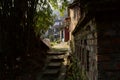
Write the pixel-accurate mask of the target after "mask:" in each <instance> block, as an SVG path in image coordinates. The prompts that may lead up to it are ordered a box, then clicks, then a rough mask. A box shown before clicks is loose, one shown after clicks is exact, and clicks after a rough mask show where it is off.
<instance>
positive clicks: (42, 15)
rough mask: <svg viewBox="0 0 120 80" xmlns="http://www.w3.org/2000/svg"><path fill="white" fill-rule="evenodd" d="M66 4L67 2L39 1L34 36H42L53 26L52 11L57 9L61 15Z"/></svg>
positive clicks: (64, 0)
mask: <svg viewBox="0 0 120 80" xmlns="http://www.w3.org/2000/svg"><path fill="white" fill-rule="evenodd" d="M67 4H68V1H67V0H39V1H38V4H37V8H36V14H35V32H36V35H42V34H44V32H45V31H46V30H47V29H48V28H49V26H51V25H53V23H54V18H55V16H56V15H53V10H54V9H57V10H59V12H60V13H63V12H64V10H65V9H66V6H67Z"/></svg>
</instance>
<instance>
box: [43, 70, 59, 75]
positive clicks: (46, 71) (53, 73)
mask: <svg viewBox="0 0 120 80" xmlns="http://www.w3.org/2000/svg"><path fill="white" fill-rule="evenodd" d="M58 73H59V69H46V70H45V71H44V72H43V74H44V75H55V74H58Z"/></svg>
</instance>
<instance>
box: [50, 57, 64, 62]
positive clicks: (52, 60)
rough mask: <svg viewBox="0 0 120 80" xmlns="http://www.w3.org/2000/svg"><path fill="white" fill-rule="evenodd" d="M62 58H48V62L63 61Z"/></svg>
mask: <svg viewBox="0 0 120 80" xmlns="http://www.w3.org/2000/svg"><path fill="white" fill-rule="evenodd" d="M63 61H64V59H63V58H61V59H60V58H59V59H50V62H63Z"/></svg>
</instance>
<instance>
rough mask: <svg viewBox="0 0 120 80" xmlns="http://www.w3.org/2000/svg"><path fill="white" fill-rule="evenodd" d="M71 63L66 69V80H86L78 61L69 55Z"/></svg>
mask: <svg viewBox="0 0 120 80" xmlns="http://www.w3.org/2000/svg"><path fill="white" fill-rule="evenodd" d="M70 60H71V63H70V65H69V66H68V67H67V75H66V80H87V78H86V75H85V71H84V70H83V69H82V67H81V66H80V61H79V60H78V59H77V58H76V57H75V56H74V55H71V58H70Z"/></svg>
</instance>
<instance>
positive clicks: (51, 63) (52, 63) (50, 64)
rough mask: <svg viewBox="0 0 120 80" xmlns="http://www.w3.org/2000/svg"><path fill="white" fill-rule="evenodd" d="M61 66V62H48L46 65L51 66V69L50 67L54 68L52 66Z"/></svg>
mask: <svg viewBox="0 0 120 80" xmlns="http://www.w3.org/2000/svg"><path fill="white" fill-rule="evenodd" d="M61 64H62V63H61V62H50V63H48V66H51V67H52V66H53V67H54V66H61Z"/></svg>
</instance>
